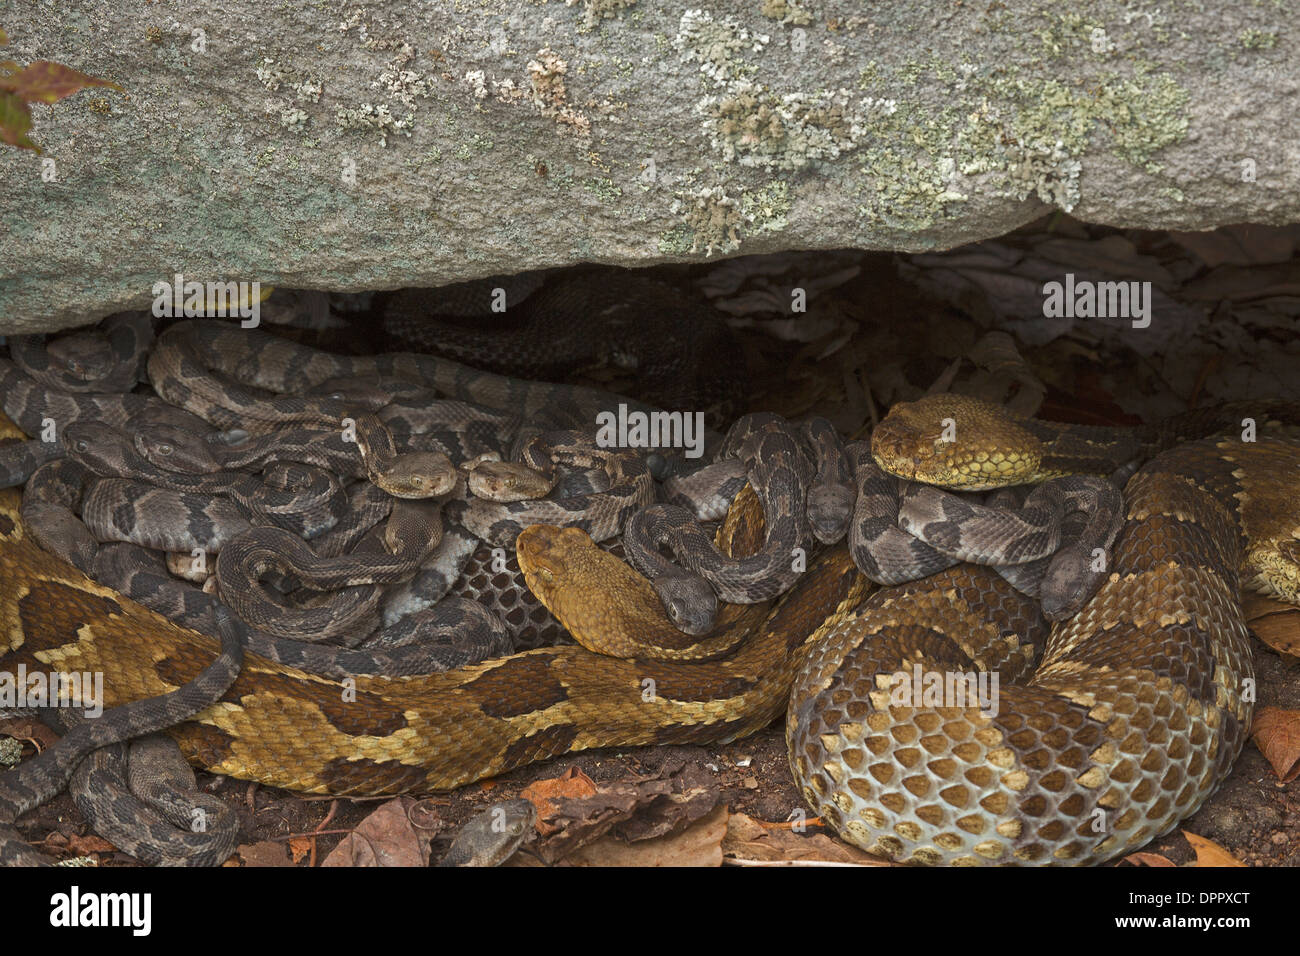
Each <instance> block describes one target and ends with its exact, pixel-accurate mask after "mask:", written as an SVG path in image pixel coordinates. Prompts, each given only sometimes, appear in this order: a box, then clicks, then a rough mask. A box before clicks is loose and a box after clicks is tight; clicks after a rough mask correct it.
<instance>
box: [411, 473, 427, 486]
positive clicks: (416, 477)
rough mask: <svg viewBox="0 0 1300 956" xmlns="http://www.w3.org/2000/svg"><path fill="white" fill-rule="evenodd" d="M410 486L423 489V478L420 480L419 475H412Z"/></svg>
mask: <svg viewBox="0 0 1300 956" xmlns="http://www.w3.org/2000/svg"><path fill="white" fill-rule="evenodd" d="M411 484H413V485H415V487H417V488H423V487H424V478H422V477H421V476H420V475H412V476H411Z"/></svg>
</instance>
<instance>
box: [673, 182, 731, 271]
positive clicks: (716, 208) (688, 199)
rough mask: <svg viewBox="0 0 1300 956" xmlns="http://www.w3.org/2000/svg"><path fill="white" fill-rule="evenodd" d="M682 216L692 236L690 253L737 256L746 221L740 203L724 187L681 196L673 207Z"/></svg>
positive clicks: (704, 189)
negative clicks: (741, 228)
mask: <svg viewBox="0 0 1300 956" xmlns="http://www.w3.org/2000/svg"><path fill="white" fill-rule="evenodd" d="M670 208H671V209H672V211H674V212H680V213H681V217H682V223H683V225H684V226H685V227H686V229H687V231H688V232H689V233H690V236H691V245H690V248H689V249H687V252H690V253H696V252H700V251H701V250H702V251H703V252H704V255H705V256H711V255H713V253H714V252H724V253H726V252H735V251H736V250H737V249H738V248H740V227H741V224H742V223H744V221H745V217H744V214H743V213H742V212H741V209H740V202H739V201H738V200H736V199H734V198H732V197H731V196H728V195H727V193H726V191H725V190H724V189H723V188H722V187H721V186H713V187H704V188H702V189H699V190H697V191H696V192H694V193H689V194H686V195H684V196H679V197H678V198H677V199H676V200H675V201H674V202H673V204H672V206H671V207H670Z"/></svg>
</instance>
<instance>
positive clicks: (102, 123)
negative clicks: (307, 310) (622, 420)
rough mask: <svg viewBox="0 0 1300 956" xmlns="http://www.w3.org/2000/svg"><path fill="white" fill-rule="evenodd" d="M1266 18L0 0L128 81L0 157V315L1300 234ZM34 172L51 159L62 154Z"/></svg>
mask: <svg viewBox="0 0 1300 956" xmlns="http://www.w3.org/2000/svg"><path fill="white" fill-rule="evenodd" d="M1285 7H1286V5H1285V4H1274V3H1252V4H1229V5H1221V4H1207V5H1199V6H1194V5H1187V4H1179V5H1176V6H1175V5H1170V4H1157V3H1155V2H1139V3H1121V2H1111V0H1096V2H1079V3H1074V4H1035V3H1029V2H1024V0H992V2H989V0H978V2H967V3H960V2H957V3H953V2H951V0H942V2H940V0H915V2H909V3H896V4H869V5H863V4H860V3H857V2H853V0H797V2H796V0H749V2H743V3H742V2H734V0H733V2H714V3H711V4H710V5H708V6H705V7H699V8H695V7H685V6H680V5H666V4H657V3H649V2H646V0H581V2H579V0H567V2H566V3H561V2H559V0H552V2H534V3H529V4H516V3H512V2H506V0H500V2H497V0H460V2H451V0H430V2H422V3H420V4H418V5H416V4H399V3H378V2H372V3H343V4H335V3H316V4H294V3H289V4H263V3H258V2H255V0H225V2H223V3H221V4H219V5H203V4H199V5H196V4H187V3H179V2H175V0H161V2H158V3H151V4H133V5H115V7H114V9H113V12H112V15H111V16H106V15H105V14H104V12H103V4H102V3H100V2H98V0H60V2H59V3H57V4H54V3H51V2H48V0H45V2H40V3H36V2H33V3H28V4H21V5H19V4H8V5H6V6H5V7H4V8H3V10H2V12H0V27H3V28H4V29H6V30H7V31H8V33H9V36H10V38H11V41H12V44H11V46H9V47H8V48H6V49H5V51H4V53H5V55H6V57H12V58H13V59H16V60H17V61H18V62H20V63H27V62H30V61H32V60H36V59H50V60H56V61H58V62H61V63H65V64H68V65H69V66H73V67H75V68H77V69H80V70H83V71H85V72H88V73H91V74H93V75H97V76H103V77H107V78H109V79H112V80H114V81H116V82H117V83H119V84H121V85H122V86H123V87H124V88H125V89H126V91H127V92H126V94H125V95H123V94H118V93H115V92H112V91H105V90H91V91H86V92H82V93H79V94H77V95H76V96H74V97H72V98H71V99H68V100H65V101H63V102H60V103H58V104H56V105H55V106H54V107H52V108H48V109H47V108H45V107H37V108H36V109H35V111H34V113H35V128H34V130H33V133H32V135H33V138H34V139H35V140H36V141H37V142H38V143H40V144H41V145H42V146H43V147H44V149H45V155H44V156H43V157H41V156H36V155H34V154H32V153H30V152H22V151H18V150H14V149H10V148H7V147H0V205H2V208H3V210H4V212H3V216H4V226H5V238H4V241H3V244H2V245H0V332H14V331H19V330H34V329H53V328H58V327H64V326H68V325H73V324H80V323H84V322H88V321H90V320H92V319H94V318H97V317H98V316H100V315H102V314H105V313H107V312H110V311H114V310H117V309H121V308H126V307H134V306H140V305H146V304H147V303H148V302H149V301H150V300H151V298H152V297H151V294H150V289H151V287H152V286H153V284H154V283H155V282H157V281H159V280H170V278H171V277H172V275H173V274H174V273H176V272H181V273H183V274H184V275H185V276H186V278H187V279H199V280H208V279H222V280H231V279H260V280H262V281H264V282H269V283H273V284H283V285H292V286H298V287H305V288H326V289H336V290H359V289H367V288H385V287H396V286H403V285H432V284H440V283H443V282H449V281H453V280H456V279H466V278H474V277H478V276H483V275H489V274H493V273H499V272H502V271H513V270H519V269H526V268H533V267H541V266H551V265H557V264H563V263H570V262H577V261H592V260H594V261H602V262H611V263H622V264H626V265H642V264H652V263H658V262H665V261H682V260H690V259H696V258H703V257H707V256H722V255H734V254H745V253H752V252H768V251H773V250H779V249H793V248H829V247H839V246H858V247H864V248H891V249H904V250H914V251H915V250H932V249H944V248H948V247H951V246H954V245H957V244H960V243H963V242H968V241H971V240H976V239H981V238H986V237H990V236H995V235H999V234H1002V233H1005V232H1006V231H1008V230H1010V229H1013V228H1015V227H1016V226H1019V225H1021V224H1023V223H1025V222H1027V221H1029V220H1031V219H1034V218H1037V217H1039V216H1040V215H1042V213H1043V211H1044V209H1045V208H1050V207H1051V206H1057V207H1060V208H1062V209H1068V210H1072V211H1073V213H1074V214H1075V215H1076V216H1079V217H1081V218H1084V219H1087V220H1090V221H1093V222H1100V223H1109V224H1114V225H1117V226H1142V227H1172V228H1179V229H1208V228H1212V227H1215V226H1218V225H1221V224H1225V223H1230V222H1240V221H1255V222H1266V223H1285V222H1291V221H1297V220H1298V219H1300V141H1297V139H1296V137H1295V136H1294V129H1295V117H1296V115H1297V113H1298V112H1300V110H1298V109H1297V107H1298V105H1300V104H1298V102H1297V88H1298V85H1300V69H1297V55H1296V50H1295V46H1294V37H1293V35H1294V27H1295V22H1294V17H1293V16H1292V15H1290V14H1288V13H1287V12H1286V9H1285ZM51 163H52V164H51Z"/></svg>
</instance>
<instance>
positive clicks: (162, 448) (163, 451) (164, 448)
mask: <svg viewBox="0 0 1300 956" xmlns="http://www.w3.org/2000/svg"><path fill="white" fill-rule="evenodd" d="M172 450H173V449H172V446H171V445H169V444H167V442H162V443H161V444H160V445H159V446H158V454H160V455H170V454H171V453H172Z"/></svg>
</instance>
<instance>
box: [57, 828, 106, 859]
mask: <svg viewBox="0 0 1300 956" xmlns="http://www.w3.org/2000/svg"><path fill="white" fill-rule="evenodd" d="M64 849H65V850H67V851H68V853H69V854H71V855H72V856H90V855H91V854H92V853H116V852H117V847H115V846H113V844H111V843H109V842H108V841H107V840H105V839H104V838H103V837H98V836H95V834H93V833H87V834H86V835H85V836H76V835H75V834H74V835H73V836H70V837H68V842H67V845H66V846H65V847H64Z"/></svg>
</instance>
